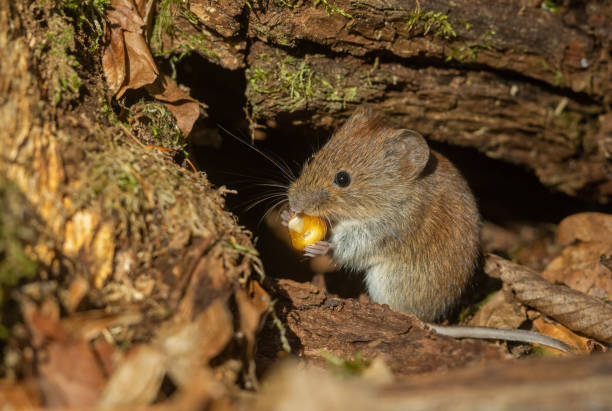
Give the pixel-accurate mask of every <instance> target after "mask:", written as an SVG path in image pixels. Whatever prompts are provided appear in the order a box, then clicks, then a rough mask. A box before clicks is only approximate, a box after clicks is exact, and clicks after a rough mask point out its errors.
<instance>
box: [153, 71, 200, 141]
mask: <svg viewBox="0 0 612 411" xmlns="http://www.w3.org/2000/svg"><path fill="white" fill-rule="evenodd" d="M147 91H148V92H149V93H151V95H153V96H154V97H155V98H156V99H157V100H159V101H161V102H162V103H164V105H165V106H166V107H168V110H170V112H171V113H172V114H173V115H174V118H176V125H177V126H178V128H179V129H180V130H181V132H182V133H183V134H184V135H188V134H189V133H190V132H191V128H192V127H193V124H194V123H195V121H196V120H197V119H198V117H199V116H200V104H199V103H198V102H197V101H196V100H195V99H193V98H192V97H190V96H189V94H187V93H185V92H184V91H183V90H181V89H180V88H179V86H178V85H177V84H176V83H175V82H174V80H172V79H171V78H170V77H168V76H166V75H165V74H162V75H161V76H159V77H158V78H157V81H155V83H153V84H151V85H149V86H147Z"/></svg>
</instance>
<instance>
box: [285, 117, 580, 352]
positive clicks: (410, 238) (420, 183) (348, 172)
mask: <svg viewBox="0 0 612 411" xmlns="http://www.w3.org/2000/svg"><path fill="white" fill-rule="evenodd" d="M288 200H289V207H290V209H291V211H290V212H285V213H283V219H284V220H285V221H286V220H287V218H288V217H289V216H290V215H291V214H293V213H297V212H301V213H304V214H308V215H312V216H317V217H320V218H322V219H324V220H327V222H328V223H329V225H330V229H331V236H330V237H329V242H326V241H320V242H318V243H316V244H314V245H310V246H308V247H306V250H305V255H307V256H309V257H314V256H317V255H324V254H326V253H327V252H329V251H331V252H332V258H333V260H334V261H335V262H336V263H337V264H339V265H340V266H342V267H344V268H347V269H351V270H355V271H362V272H364V274H365V284H366V288H367V291H368V294H369V295H370V297H371V299H372V300H373V301H375V302H377V303H380V304H388V305H389V306H390V307H391V308H393V309H394V310H397V311H401V312H405V313H409V314H415V315H416V316H417V317H419V318H420V319H421V320H423V321H428V322H429V321H436V320H439V319H440V318H441V317H443V316H444V315H445V314H447V313H448V312H449V311H450V310H451V309H452V308H453V307H454V306H455V305H456V304H457V303H458V301H459V299H460V297H461V295H462V293H463V292H464V291H465V290H466V287H467V286H468V285H469V284H470V282H471V281H472V279H473V276H474V272H475V269H476V266H477V263H478V258H479V252H480V226H481V224H480V216H479V213H478V209H477V206H476V202H475V200H474V197H473V195H472V192H471V191H470V188H469V186H468V185H467V182H466V181H465V179H464V178H463V177H462V176H461V174H460V173H459V171H457V169H456V168H455V167H454V166H453V165H452V164H451V163H450V161H448V160H447V159H446V158H445V157H444V156H442V155H441V154H439V153H437V152H435V151H433V150H430V148H429V146H428V145H427V142H426V141H425V139H424V138H423V137H422V136H421V135H420V134H419V133H417V132H415V131H411V130H406V129H397V128H394V127H392V126H391V125H390V124H389V121H388V119H387V118H386V117H385V116H383V115H382V114H380V113H377V112H375V111H373V110H372V109H371V108H369V107H368V106H362V107H360V108H358V109H356V110H355V112H354V113H353V114H352V116H351V117H350V118H349V119H348V120H347V121H346V122H345V123H344V125H342V127H340V128H339V129H338V130H337V132H336V133H335V134H334V135H333V136H332V137H331V139H330V140H329V141H328V142H327V143H326V144H325V145H324V146H323V147H322V148H321V149H320V150H319V151H318V152H317V153H316V154H314V156H313V157H312V158H311V159H310V160H309V161H308V162H307V163H306V164H305V165H304V167H303V169H302V172H301V174H300V176H299V177H298V178H297V179H296V180H295V181H294V182H292V183H291V184H290V186H289V189H288ZM431 327H432V328H434V329H435V330H436V332H438V333H440V334H444V335H449V336H453V337H462V338H487V339H503V340H516V341H523V342H535V343H539V344H544V345H549V346H553V347H554V348H557V349H561V350H563V351H568V350H569V348H568V346H567V345H566V344H565V343H563V342H561V341H559V340H556V339H554V338H551V337H548V336H545V335H543V334H539V333H536V332H532V331H524V330H501V329H495V328H487V327H456V326H439V325H431Z"/></svg>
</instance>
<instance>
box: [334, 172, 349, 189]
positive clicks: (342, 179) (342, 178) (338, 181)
mask: <svg viewBox="0 0 612 411" xmlns="http://www.w3.org/2000/svg"><path fill="white" fill-rule="evenodd" d="M334 184H335V185H337V186H338V187H342V188H344V187H348V185H349V184H351V175H350V174H349V173H347V172H346V171H344V170H341V171H338V172H337V173H336V175H335V176H334Z"/></svg>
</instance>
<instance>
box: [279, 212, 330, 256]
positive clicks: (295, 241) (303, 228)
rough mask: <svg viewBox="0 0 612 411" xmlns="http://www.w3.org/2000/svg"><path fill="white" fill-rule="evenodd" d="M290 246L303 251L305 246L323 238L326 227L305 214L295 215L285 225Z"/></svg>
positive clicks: (323, 223)
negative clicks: (289, 238)
mask: <svg viewBox="0 0 612 411" xmlns="http://www.w3.org/2000/svg"><path fill="white" fill-rule="evenodd" d="M287 228H289V235H290V236H291V245H293V248H295V249H296V250H299V251H304V248H305V247H306V246H307V245H311V244H314V243H316V242H317V241H321V240H322V239H323V238H325V233H326V232H327V226H326V225H325V222H324V221H323V220H321V219H320V218H319V217H314V216H311V215H306V214H296V215H294V216H293V217H291V219H290V220H289V223H288V224H287Z"/></svg>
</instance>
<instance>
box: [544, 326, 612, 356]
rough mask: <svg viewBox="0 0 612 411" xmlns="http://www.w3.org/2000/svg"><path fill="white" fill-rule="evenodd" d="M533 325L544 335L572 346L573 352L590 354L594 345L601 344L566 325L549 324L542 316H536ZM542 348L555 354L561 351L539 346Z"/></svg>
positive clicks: (599, 345) (599, 346)
mask: <svg viewBox="0 0 612 411" xmlns="http://www.w3.org/2000/svg"><path fill="white" fill-rule="evenodd" d="M533 325H534V326H535V327H536V329H537V330H538V332H540V333H542V334H546V335H550V336H551V337H553V338H556V339H557V340H561V341H563V342H564V343H566V344H568V345H570V346H571V347H573V348H574V350H575V352H577V353H583V354H590V353H591V352H592V351H593V350H594V349H595V348H596V347H597V348H600V349H601V348H602V346H601V344H598V343H597V342H595V341H593V340H592V339H590V338H585V337H581V336H579V335H578V334H576V333H574V332H572V331H571V330H570V329H568V328H567V327H564V326H562V325H561V324H551V323H548V322H546V321H544V319H543V318H542V317H539V318H536V319H535V320H534V321H533ZM541 348H542V349H543V350H545V351H546V352H550V353H552V354H555V355H561V354H562V352H561V351H559V350H555V349H554V348H549V347H544V346H541Z"/></svg>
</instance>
